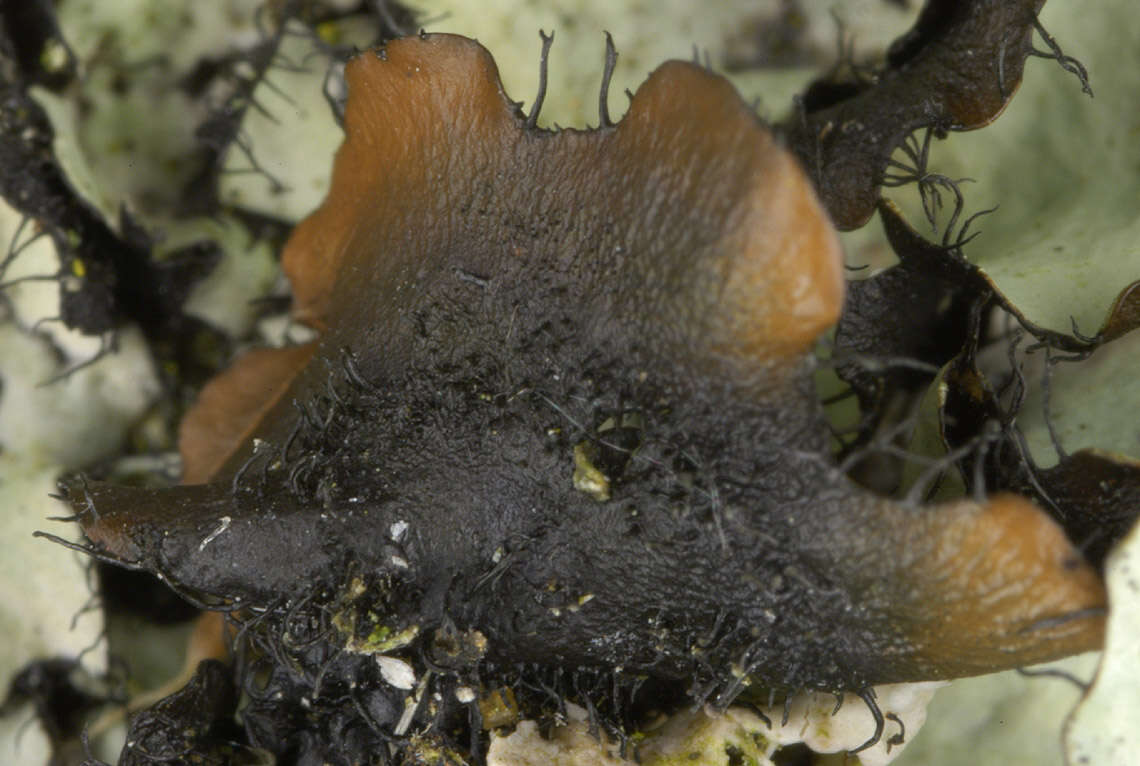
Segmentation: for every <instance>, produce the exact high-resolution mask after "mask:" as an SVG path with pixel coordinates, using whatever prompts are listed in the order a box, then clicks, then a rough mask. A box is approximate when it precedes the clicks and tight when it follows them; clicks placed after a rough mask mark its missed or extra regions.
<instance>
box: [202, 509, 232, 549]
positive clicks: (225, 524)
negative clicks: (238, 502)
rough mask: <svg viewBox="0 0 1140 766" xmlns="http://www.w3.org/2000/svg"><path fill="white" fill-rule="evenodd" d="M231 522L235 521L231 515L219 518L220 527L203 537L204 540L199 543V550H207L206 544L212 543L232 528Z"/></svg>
mask: <svg viewBox="0 0 1140 766" xmlns="http://www.w3.org/2000/svg"><path fill="white" fill-rule="evenodd" d="M231 522H233V519H231V518H230V517H229V516H223V517H222V518H220V519H218V528H217V529H215V530H214V531H213V532H211V533H210V534H208V535H206V537H205V539H203V540H202V542H200V543H198V552H199V553H201V552H202V551H204V550H206V546H207V545H209V544H210V543H212V542H213V541H214V538H216V537H217V536H218V535H220V534H221V533H223V532H225V531H226V530H227V529H229V528H230V523H231Z"/></svg>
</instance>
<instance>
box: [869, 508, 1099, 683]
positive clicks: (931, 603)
mask: <svg viewBox="0 0 1140 766" xmlns="http://www.w3.org/2000/svg"><path fill="white" fill-rule="evenodd" d="M890 515H891V516H892V518H891V519H889V520H887V523H888V524H891V525H894V526H895V527H896V528H897V529H898V530H899V532H898V533H896V535H895V536H896V538H897V539H896V541H895V544H896V545H898V546H899V549H900V553H901V555H902V556H903V559H902V561H901V563H900V566H898V568H897V569H896V570H895V571H894V572H893V574H892V575H891V577H890V579H889V581H888V582H887V583H885V587H886V589H887V598H888V600H889V601H890V602H891V603H893V604H894V605H895V606H894V608H892V610H891V611H892V614H893V618H892V619H893V620H894V621H895V622H896V624H897V626H898V627H899V628H900V629H901V630H902V632H903V633H904V634H905V636H906V639H907V643H908V644H909V646H908V648H907V650H906V651H905V653H904V654H905V655H907V656H899V657H898V658H897V666H898V668H897V672H899V673H900V674H902V675H904V676H908V677H905V678H900V679H899V680H917V679H934V678H955V677H959V676H967V675H976V674H979V673H988V672H992V671H995V670H1002V669H1006V668H1010V667H1019V666H1022V665H1031V664H1034V663H1037V662H1045V661H1048V660H1053V659H1057V658H1060V657H1064V656H1067V655H1070V654H1076V653H1078V652H1084V651H1090V650H1094V649H1099V648H1100V646H1101V644H1102V642H1103V640H1104V617H1105V609H1106V607H1107V598H1106V595H1105V591H1104V585H1103V583H1102V582H1101V579H1100V577H1099V576H1098V575H1097V574H1096V572H1095V571H1094V570H1093V568H1092V567H1091V566H1090V565H1089V564H1088V563H1087V562H1086V561H1085V560H1084V558H1083V557H1082V556H1081V554H1080V553H1079V552H1078V551H1077V550H1076V549H1075V548H1074V547H1073V545H1072V544H1071V543H1070V542H1069V540H1068V539H1067V538H1066V537H1065V534H1064V532H1063V531H1062V530H1061V528H1060V527H1059V526H1058V525H1057V524H1056V523H1055V522H1053V521H1052V519H1050V518H1049V517H1048V516H1046V515H1045V513H1044V512H1043V511H1041V510H1040V509H1039V508H1037V507H1036V506H1035V505H1033V503H1031V502H1029V501H1028V500H1026V499H1024V498H1021V497H1018V496H1015V495H998V496H995V497H994V498H992V499H990V500H989V501H988V502H987V503H985V504H982V505H978V504H976V503H973V502H969V501H959V502H955V503H948V504H944V505H939V506H934V507H933V508H929V509H923V510H921V511H908V510H906V509H903V508H899V507H893V508H892V511H891V514H890Z"/></svg>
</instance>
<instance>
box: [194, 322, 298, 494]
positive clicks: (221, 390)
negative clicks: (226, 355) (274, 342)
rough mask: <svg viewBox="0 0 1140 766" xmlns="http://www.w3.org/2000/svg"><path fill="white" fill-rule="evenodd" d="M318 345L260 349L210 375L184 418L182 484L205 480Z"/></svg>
mask: <svg viewBox="0 0 1140 766" xmlns="http://www.w3.org/2000/svg"><path fill="white" fill-rule="evenodd" d="M315 349H316V344H314V343H306V344H304V345H301V346H292V347H289V348H277V349H258V350H256V351H250V352H248V353H247V354H245V355H244V356H242V357H240V358H239V359H238V360H237V361H236V362H234V364H233V365H232V366H231V367H230V368H229V369H227V370H226V371H225V372H223V373H222V374H220V375H218V376H217V377H216V378H214V379H213V380H211V381H210V382H209V383H207V384H206V387H205V388H203V389H202V392H201V393H200V394H199V395H198V401H197V402H195V404H194V407H193V408H192V409H191V410H190V412H188V413H187V414H186V417H185V418H183V420H182V425H181V427H180V428H179V431H178V450H179V452H180V453H181V454H182V483H183V484H200V483H202V482H205V481H209V480H210V479H211V478H212V477H213V476H214V474H215V473H216V472H217V471H218V469H220V468H221V467H222V466H223V465H224V464H225V462H226V460H228V459H229V457H230V456H231V455H232V454H233V453H234V452H235V451H236V450H237V449H238V448H239V447H240V446H241V445H242V444H243V443H244V442H245V441H246V440H247V439H248V438H249V437H250V436H251V434H252V432H253V431H254V429H255V428H256V427H257V426H258V425H259V424H260V422H261V419H262V418H263V417H264V416H265V414H266V413H267V412H269V411H270V410H271V409H272V408H273V406H274V405H276V404H277V403H278V401H279V400H280V399H281V397H282V396H283V394H284V393H285V391H287V390H288V388H289V384H290V383H291V382H292V380H293V378H294V377H295V376H296V375H297V374H298V373H299V372H300V371H301V369H302V368H303V367H304V366H305V364H306V363H307V362H308V361H309V360H310V359H311V358H312V356H313V351H314V350H315Z"/></svg>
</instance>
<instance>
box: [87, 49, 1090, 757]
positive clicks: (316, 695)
mask: <svg viewBox="0 0 1140 766" xmlns="http://www.w3.org/2000/svg"><path fill="white" fill-rule="evenodd" d="M348 78H349V85H350V94H351V97H350V100H349V103H348V109H347V112H346V115H345V127H346V136H347V138H346V143H345V145H344V146H343V147H342V149H341V150H340V153H339V154H338V157H337V164H336V167H335V171H334V181H333V188H332V191H331V192H330V195H329V198H328V199H327V200H326V202H325V204H324V206H323V207H322V208H321V209H320V210H319V211H318V212H317V213H315V214H314V215H313V216H312V217H310V218H309V219H308V220H307V221H306V222H304V223H303V224H302V225H301V226H300V227H299V228H298V230H297V231H296V232H295V234H294V236H293V239H292V240H291V243H290V245H289V247H288V249H287V252H286V254H285V262H286V266H287V268H288V269H289V271H290V273H291V277H292V279H293V283H294V289H295V294H296V314H297V315H298V317H300V318H302V319H304V320H305V321H307V322H309V323H311V324H312V325H314V326H316V327H318V328H319V329H321V330H322V331H323V332H322V335H321V337H320V340H319V341H318V342H317V343H316V344H315V345H314V346H312V347H311V348H307V349H303V350H301V351H300V352H297V351H283V352H280V354H285V355H288V358H286V357H279V358H281V359H284V360H285V361H284V363H283V364H281V365H280V366H275V364H274V363H270V364H267V365H266V366H265V369H267V370H269V371H270V372H272V376H271V378H269V379H267V378H265V377H264V376H262V377H260V378H255V379H254V381H253V382H251V381H250V380H248V379H245V378H242V379H241V380H240V381H238V380H237V379H236V378H226V377H223V378H222V379H220V380H219V381H218V383H217V384H216V387H215V389H214V391H213V393H212V394H211V395H210V397H209V399H210V400H215V399H218V398H221V397H222V395H223V394H224V393H225V392H226V391H227V387H231V386H232V387H234V388H235V390H236V388H243V389H248V387H249V386H251V385H252V386H255V387H256V388H258V390H264V391H265V392H266V398H267V399H268V400H269V402H270V403H269V404H268V405H267V406H266V407H264V408H262V409H257V410H255V411H254V414H253V415H251V416H250V417H249V418H246V419H243V418H241V417H238V418H234V422H232V423H230V424H228V427H226V428H222V429H220V431H219V432H218V434H217V438H216V439H215V441H214V442H213V443H214V451H215V454H213V455H211V456H209V459H208V460H206V459H203V458H201V457H196V458H195V460H196V461H199V464H200V465H201V464H204V463H203V461H204V462H205V463H209V464H210V465H211V468H210V470H201V473H202V474H203V475H209V482H208V483H203V484H196V485H190V486H183V487H179V488H175V489H170V490H157V491H156V490H131V489H125V488H117V487H109V486H95V487H92V488H90V490H89V491H87V492H84V491H82V488H80V487H75V488H73V494H74V498H75V505H76V510H77V512H79V513H80V514H81V516H82V519H83V523H84V527H85V531H86V533H87V535H88V536H89V538H90V539H91V540H92V542H93V543H94V545H95V547H96V550H97V551H98V552H99V553H100V555H102V556H106V557H111V558H118V559H120V560H121V561H123V562H124V563H126V564H128V565H132V566H137V567H141V568H145V569H148V570H150V571H154V572H157V573H159V574H160V575H161V576H163V577H164V578H166V579H167V580H168V581H169V582H171V583H172V584H173V585H174V586H176V587H177V588H179V589H180V590H182V591H183V592H185V593H187V594H189V595H192V596H194V597H195V598H197V599H198V600H201V601H203V602H208V603H209V604H211V605H213V606H215V607H217V608H224V609H227V610H229V611H231V612H232V613H234V614H235V615H236V617H237V619H239V620H241V621H243V622H244V623H245V628H244V630H243V632H242V636H243V641H245V642H246V645H245V646H246V651H247V654H248V657H249V658H250V659H249V662H250V663H251V665H250V666H249V667H252V668H254V670H248V669H247V670H246V671H245V672H244V677H245V679H246V680H247V681H249V680H250V679H256V678H261V679H264V678H265V674H266V673H268V674H269V681H268V683H269V686H268V687H266V688H264V689H258V690H255V691H256V694H255V699H256V701H255V703H254V704H253V706H252V708H251V711H250V713H249V715H247V716H246V721H247V729H249V730H250V737H251V741H254V742H255V743H260V744H261V745H262V746H264V747H267V748H268V749H270V750H273V751H275V752H278V753H294V754H295V753H296V752H297V748H299V747H301V746H302V745H301V744H299V743H298V740H297V738H298V737H302V738H304V737H310V738H316V741H318V742H325V743H326V744H328V743H329V742H331V741H334V734H335V733H334V729H338V727H339V729H340V730H343V729H344V727H345V726H349V727H350V728H352V730H353V731H354V732H357V733H361V732H363V733H364V734H363V735H362V736H366V738H367V739H368V742H369V743H373V739H375V740H376V741H378V742H384V743H385V745H384V746H385V747H387V745H388V744H391V745H392V746H393V747H394V748H395V749H396V750H401V751H402V752H404V753H413V751H414V750H415V748H417V747H422V748H427V749H431V748H443V747H445V746H446V747H451V746H452V745H454V744H455V743H456V741H457V737H458V738H461V737H467V736H470V737H473V738H474V740H473V741H476V742H477V740H478V736H479V732H480V729H481V718H480V716H481V713H480V712H479V711H480V708H479V701H480V700H479V698H480V696H481V695H484V694H490V693H491V692H493V691H494V690H495V689H497V688H500V687H503V686H507V687H511V688H514V689H516V690H517V691H518V693H519V695H520V698H521V699H522V700H523V702H524V704H529V705H530V708H529V709H528V710H527V711H525V712H527V713H528V714H532V715H534V714H539V713H541V712H542V710H541V708H542V706H543V704H544V703H542V702H541V700H543V699H546V700H547V701H548V703H551V704H554V705H555V708H556V709H557V707H558V706H560V705H562V704H563V702H564V699H565V697H566V696H573V697H575V698H576V699H579V700H580V701H582V702H583V704H586V705H587V706H588V707H589V709H590V710H591V711H592V715H594V714H598V715H600V718H601V723H602V724H608V725H611V726H617V725H619V724H622V723H627V722H628V720H629V719H628V717H627V715H626V712H625V711H626V708H627V706H628V707H633V706H635V704H636V699H635V697H636V696H637V691H638V689H640V688H643V687H642V684H645V683H649V684H665V685H666V686H668V687H669V688H671V689H673V690H674V696H675V697H676V696H678V695H679V694H680V693H681V692H684V693H685V694H684V695H683V696H687V698H689V699H691V700H695V701H697V702H703V701H709V702H712V703H713V704H715V705H717V706H722V707H723V706H726V705H728V704H730V703H731V702H732V701H733V700H734V699H736V697H737V696H738V695H739V694H740V693H741V692H742V691H743V690H744V689H745V688H746V687H748V686H750V685H751V686H757V687H763V688H767V689H773V690H776V691H790V690H798V689H802V688H812V689H825V690H832V691H844V690H850V691H855V692H861V693H865V690H866V689H867V688H868V687H869V686H870V685H871V684H876V683H883V682H889V681H906V680H920V679H930V678H945V677H951V676H954V675H963V674H970V673H978V672H985V671H987V670H991V669H995V668H997V667H1005V666H1010V665H1018V664H1024V663H1026V662H1030V661H1035V660H1043V659H1046V658H1049V657H1053V656H1057V655H1059V654H1064V653H1068V652H1071V651H1074V650H1077V649H1081V648H1086V647H1091V646H1093V645H1095V644H1096V643H1097V642H1098V641H1099V636H1100V629H1101V627H1100V626H1101V623H1100V616H1099V613H1096V612H1095V610H1096V609H1097V608H1099V607H1102V606H1103V591H1102V589H1101V586H1100V583H1099V580H1098V579H1097V578H1096V576H1095V575H1094V574H1093V573H1092V572H1091V571H1090V570H1088V568H1087V566H1086V565H1084V564H1083V563H1081V564H1080V565H1079V566H1078V567H1077V569H1076V570H1073V569H1071V568H1069V567H1067V566H1066V565H1064V564H1066V562H1071V561H1072V560H1073V559H1074V556H1075V555H1076V554H1075V552H1074V551H1072V549H1071V547H1070V546H1069V545H1068V543H1067V541H1066V540H1065V538H1064V536H1063V535H1062V534H1061V533H1060V531H1059V530H1058V529H1057V528H1056V527H1055V526H1054V525H1053V524H1052V523H1051V522H1049V521H1048V520H1047V519H1046V518H1045V517H1044V516H1043V515H1042V514H1041V513H1040V512H1039V511H1037V510H1036V509H1035V508H1033V507H1032V506H1030V505H1029V504H1028V503H1025V502H1024V501H1020V500H1018V499H1016V498H1004V499H998V500H995V501H993V502H992V503H990V504H988V505H977V504H974V503H965V502H963V503H958V504H953V505H949V506H944V507H939V508H935V509H927V510H924V511H919V510H917V509H912V508H903V507H900V506H897V505H894V504H892V503H890V502H888V501H886V500H884V499H882V498H878V497H876V496H873V495H871V494H869V493H865V492H862V491H860V490H858V489H856V488H854V487H852V486H851V485H850V484H849V483H848V482H847V481H846V480H845V479H844V478H843V477H842V476H841V475H840V474H839V473H838V471H837V470H836V469H835V467H834V466H833V465H832V464H831V463H830V461H829V459H828V458H827V457H826V448H827V431H826V428H825V427H824V425H823V422H822V420H821V418H820V412H819V406H818V403H817V401H816V396H815V392H814V390H813V387H812V383H811V371H812V366H813V365H812V358H811V355H810V350H811V346H812V344H813V343H814V341H815V339H816V338H817V336H818V335H819V334H820V333H821V332H822V331H824V330H825V329H826V328H827V327H829V326H830V325H832V324H833V323H834V322H835V320H836V318H837V316H838V313H839V309H840V305H841V301H842V273H841V266H840V260H839V252H838V247H837V245H836V241H835V238H834V234H833V232H832V230H831V228H830V226H829V224H828V222H827V218H826V215H825V214H824V212H823V210H822V208H821V207H820V205H819V203H818V202H817V201H816V199H815V196H814V194H813V193H812V191H811V189H810V186H809V185H808V183H807V181H806V179H805V178H804V176H803V175H802V173H801V172H800V170H799V168H798V166H797V165H796V163H795V162H794V161H793V160H792V159H791V157H790V155H788V154H787V153H785V152H784V151H783V150H781V149H779V148H778V147H777V146H776V144H775V142H774V141H773V139H772V137H771V136H770V135H769V134H768V133H767V132H766V131H765V130H764V129H763V128H762V127H761V126H760V125H759V124H758V123H757V121H756V120H755V118H754V116H753V115H752V113H751V112H750V111H749V110H748V108H747V107H746V105H745V104H743V103H742V102H741V101H740V99H739V98H738V97H737V95H736V94H735V92H734V91H733V90H732V88H731V87H730V86H729V85H728V84H727V83H726V82H724V81H723V80H721V79H720V78H717V77H715V76H713V75H711V74H708V73H706V72H704V71H703V70H701V69H699V68H697V67H694V66H690V65H686V64H679V63H670V64H666V65H665V66H663V67H662V68H660V69H659V70H657V72H655V73H654V74H653V75H652V76H651V78H650V79H649V80H648V81H647V83H646V84H645V85H643V86H642V88H641V89H639V91H638V93H637V95H636V96H635V98H634V100H633V103H632V105H631V108H630V111H629V113H628V114H627V115H626V117H625V118H624V119H623V120H622V121H621V122H620V123H618V124H617V125H615V126H612V127H604V128H601V129H599V130H597V131H593V132H577V131H564V132H561V133H558V134H550V133H547V132H544V131H540V130H536V129H534V128H533V127H532V126H530V125H528V123H527V120H526V118H525V116H523V115H521V114H520V113H519V112H518V110H517V108H516V107H515V106H514V105H513V104H512V103H511V102H510V101H509V100H508V99H507V98H506V96H505V94H504V93H503V92H502V88H501V85H500V83H499V81H498V78H497V73H496V71H495V69H494V64H493V62H492V61H491V60H490V57H489V55H488V54H487V53H486V51H484V50H483V49H482V48H480V47H479V46H478V45H477V44H476V43H474V42H472V41H468V40H465V39H463V38H456V37H451V36H445V35H424V36H419V37H415V38H408V39H405V40H401V41H397V42H395V43H392V44H391V45H389V46H388V48H387V49H386V51H385V55H384V56H383V57H379V56H376V55H373V54H372V53H366V54H363V55H361V56H360V57H358V58H357V59H356V60H354V61H353V62H352V63H351V64H350V66H349V70H348ZM394 104H398V105H399V106H400V108H398V109H395V108H393V105H394ZM195 418H196V419H195ZM195 418H192V420H191V423H190V425H189V426H188V430H189V431H193V430H194V429H195V428H197V427H199V426H200V423H201V422H202V421H203V420H208V417H207V416H204V415H203V414H202V413H198V414H197V415H196V416H195ZM211 422H212V423H214V425H216V422H215V421H211ZM196 424H198V425H196ZM602 488H604V491H601V490H602ZM1078 560H1079V557H1078ZM1011 561H1015V562H1017V566H1012V567H1011V566H1008V564H1009V562H1011ZM1088 610H1094V611H1088ZM375 658H380V659H375ZM374 660H375V661H374ZM394 663H402V664H394ZM278 692H280V694H278ZM544 692H549V693H548V694H546V696H545V697H544V696H543V694H544ZM370 695H371V696H370ZM528 700H529V701H530V702H529V703H528V702H527V701H528ZM535 700H539V701H535ZM677 701H680V700H679V699H678V700H677ZM346 711H347V712H346ZM599 711H601V712H600V713H599ZM282 720H289V721H290V722H291V723H290V726H291V727H292V728H289V727H285V728H282V729H275V728H274V725H276V724H274V722H277V723H280V722H281V721H282ZM258 721H260V722H261V723H260V724H259V723H257V722H258ZM266 722H268V723H266ZM262 724H264V725H262ZM270 724H274V725H270ZM362 724H363V725H362ZM251 727H252V728H251ZM258 727H260V728H258ZM286 729H288V731H286ZM416 731H418V732H422V731H428V732H431V733H432V736H434V737H436V739H435V740H433V741H432V742H434V744H432V743H428V744H425V743H424V741H423V740H417V739H416V738H415V737H411V734H410V733H411V732H416ZM298 732H300V733H298ZM369 732H371V733H369ZM354 736H355V735H354ZM310 744H312V743H311V742H310ZM373 744H374V743H373ZM306 746H307V745H306ZM362 752H364V751H362ZM409 757H411V756H409Z"/></svg>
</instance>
